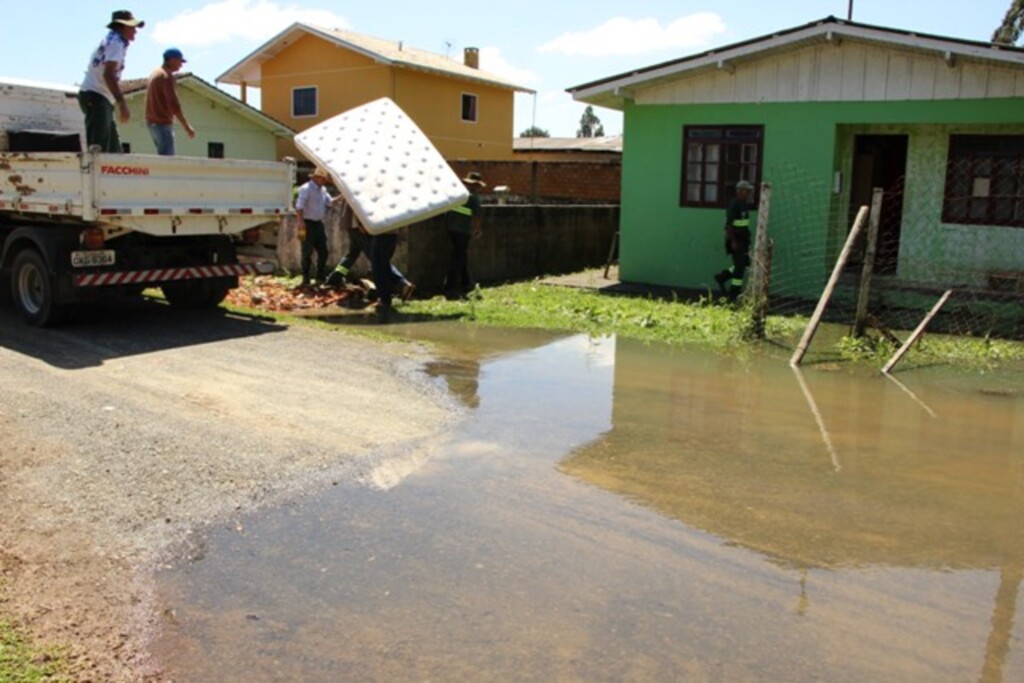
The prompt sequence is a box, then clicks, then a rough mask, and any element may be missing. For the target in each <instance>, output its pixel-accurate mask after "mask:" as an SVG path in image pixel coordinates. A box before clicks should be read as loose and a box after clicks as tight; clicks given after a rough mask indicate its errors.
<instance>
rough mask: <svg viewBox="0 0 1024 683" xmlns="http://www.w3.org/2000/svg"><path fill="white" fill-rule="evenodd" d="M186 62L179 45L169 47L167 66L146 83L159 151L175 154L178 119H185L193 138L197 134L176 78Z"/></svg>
mask: <svg viewBox="0 0 1024 683" xmlns="http://www.w3.org/2000/svg"><path fill="white" fill-rule="evenodd" d="M184 63H185V57H184V56H183V55H182V54H181V50H179V49H178V48H176V47H172V48H169V49H167V50H164V63H163V65H162V66H160V67H158V68H156V69H154V70H153V73H151V74H150V75H149V84H148V85H147V86H146V125H147V126H148V127H149V134H150V135H151V136H152V137H153V143H154V144H155V145H156V153H157V154H163V155H165V156H174V119H178V121H180V122H181V126H182V127H183V128H184V129H185V132H186V133H188V136H189V137H190V138H194V137H195V136H196V131H195V129H194V128H192V126H191V125H190V124H189V122H188V119H186V118H185V112H183V111H182V109H181V103H180V102H178V91H177V88H176V83H175V80H174V74H175V72H177V71H179V70H180V69H181V65H182V64H184Z"/></svg>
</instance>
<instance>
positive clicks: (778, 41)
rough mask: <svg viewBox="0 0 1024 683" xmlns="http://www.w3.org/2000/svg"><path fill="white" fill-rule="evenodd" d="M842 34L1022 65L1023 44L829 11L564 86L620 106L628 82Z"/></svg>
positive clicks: (578, 95) (582, 97)
mask: <svg viewBox="0 0 1024 683" xmlns="http://www.w3.org/2000/svg"><path fill="white" fill-rule="evenodd" d="M843 38H848V39H851V40H860V41H864V42H872V43H876V44H879V45H883V46H892V47H901V48H904V49H911V50H919V51H922V52H929V53H933V54H938V55H943V56H945V57H947V58H948V57H951V56H955V57H958V58H967V59H973V60H978V61H982V62H996V63H1001V64H1004V65H1008V66H1017V67H1024V49H1022V48H1017V47H1013V46H1011V45H1001V44H995V43H986V42H981V41H973V40H963V39H960V38H949V37H944V36H935V35H929V34H925V33H917V32H914V31H905V30H900V29H894V28H887V27H884V26H873V25H871V24H861V23H858V22H854V21H846V20H843V19H837V18H836V17H832V16H829V17H825V18H824V19H820V20H818V21H812V22H810V23H808V24H803V25H801V26H796V27H793V28H790V29H786V30H783V31H777V32H775V33H771V34H768V35H764V36H759V37H757V38H752V39H750V40H745V41H742V42H739V43H733V44H731V45H726V46H724V47H719V48H715V49H712V50H707V51H705V52H701V53H698V54H694V55H689V56H686V57H683V58H681V59H674V60H671V61H668V62H661V63H659V64H654V65H652V66H648V67H644V68H642V69H636V70H634V71H629V72H626V73H621V74H618V75H616V76H609V77H607V78H602V79H600V80H596V81H591V82H590V83H583V84H582V85H577V86H574V87H571V88H566V92H569V93H571V94H572V96H573V98H574V99H576V100H579V101H581V102H588V103H590V104H598V105H600V106H605V107H610V108H613V109H622V108H623V106H624V102H625V100H627V99H629V94H628V92H629V88H633V87H637V86H646V85H650V84H651V83H654V82H657V81H662V80H668V79H672V78H674V77H677V76H679V75H681V74H684V73H687V72H693V71H696V70H698V69H713V68H728V67H730V66H733V65H735V64H737V63H739V62H741V61H745V60H750V59H758V58H762V57H764V56H765V55H767V54H770V53H773V52H778V51H784V50H790V49H792V48H793V47H795V46H798V45H801V44H811V43H815V42H821V41H831V40H837V39H843Z"/></svg>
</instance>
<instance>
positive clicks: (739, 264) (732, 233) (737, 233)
mask: <svg viewBox="0 0 1024 683" xmlns="http://www.w3.org/2000/svg"><path fill="white" fill-rule="evenodd" d="M753 193H754V186H753V184H751V183H750V182H748V181H746V180H741V181H739V182H738V183H736V196H735V197H733V199H732V201H731V202H729V206H727V207H726V209H725V253H726V254H728V255H729V257H730V258H732V267H730V268H727V269H725V270H723V271H720V272H718V273H716V274H715V282H717V283H718V287H719V289H721V290H722V293H723V294H725V296H727V297H728V298H729V301H736V299H738V298H739V296H740V293H741V292H742V291H743V276H744V275H746V272H747V267H748V266H749V265H750V198H751V196H752V195H753Z"/></svg>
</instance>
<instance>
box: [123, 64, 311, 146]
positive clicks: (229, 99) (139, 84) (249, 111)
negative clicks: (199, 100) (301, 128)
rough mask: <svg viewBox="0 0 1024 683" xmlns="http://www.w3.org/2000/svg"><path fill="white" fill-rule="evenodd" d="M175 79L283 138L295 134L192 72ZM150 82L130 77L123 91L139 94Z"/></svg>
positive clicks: (129, 94)
mask: <svg viewBox="0 0 1024 683" xmlns="http://www.w3.org/2000/svg"><path fill="white" fill-rule="evenodd" d="M174 79H175V81H177V83H178V84H179V85H180V86H183V87H186V88H191V89H193V90H196V91H198V92H200V93H202V94H204V95H206V96H207V97H211V98H213V99H215V100H218V101H220V103H221V104H223V105H224V106H225V107H227V108H228V109H235V110H237V111H238V112H239V113H240V114H241V115H242V116H245V117H246V118H249V119H251V120H254V121H256V122H257V123H259V124H260V125H262V126H263V127H265V128H267V129H268V130H270V131H272V132H273V133H274V134H275V135H277V136H279V137H283V138H291V137H292V136H294V135H295V131H294V130H292V129H291V128H289V127H288V126H286V125H285V124H283V123H281V122H280V121H278V120H277V119H275V118H273V117H272V116H267V115H266V114H264V113H263V112H261V111H260V110H259V109H256V108H255V107H252V106H250V105H249V104H247V103H245V102H243V101H242V100H240V99H238V98H237V97H234V96H232V95H231V94H229V93H226V92H224V91H223V90H221V89H220V88H218V87H217V86H215V85H213V84H212V83H210V82H208V81H205V80H203V79H202V78H200V77H199V76H196V75H195V74H194V73H191V72H184V73H177V74H174ZM148 82H149V79H148V78H130V79H125V80H123V81H121V92H123V93H124V94H125V95H127V96H131V95H137V94H138V93H144V92H146V84H147V83H148Z"/></svg>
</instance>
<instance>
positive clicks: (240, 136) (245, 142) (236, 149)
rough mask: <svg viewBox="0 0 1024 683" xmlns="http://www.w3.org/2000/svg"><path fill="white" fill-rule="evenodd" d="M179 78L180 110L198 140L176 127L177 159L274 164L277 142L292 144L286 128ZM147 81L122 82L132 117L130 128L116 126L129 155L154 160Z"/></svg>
mask: <svg viewBox="0 0 1024 683" xmlns="http://www.w3.org/2000/svg"><path fill="white" fill-rule="evenodd" d="M175 78H176V80H177V83H178V100H179V101H180V102H181V108H182V110H183V111H184V112H185V117H186V118H187V119H188V122H189V123H191V124H192V127H193V128H195V130H196V137H195V138H192V139H190V138H189V137H188V136H187V135H186V134H185V131H184V130H183V129H182V127H181V125H180V124H179V123H178V122H177V121H175V122H174V136H175V153H176V154H178V155H179V156H195V157H213V158H225V159H254V160H261V161H275V160H277V142H278V140H288V141H291V139H292V138H293V137H294V135H295V133H294V131H293V130H292V129H291V128H289V127H288V126H286V125H284V124H283V123H281V122H279V121H276V120H275V119H273V118H271V117H269V116H267V115H266V114H264V113H263V112H261V111H260V110H259V109H254V108H253V107H251V106H249V105H248V104H246V103H245V102H242V101H241V100H239V99H238V98H237V97H232V96H231V95H230V94H228V93H226V92H224V91H223V90H221V89H219V88H217V87H216V86H214V85H212V84H210V83H208V82H206V81H204V80H203V79H202V78H199V77H198V76H196V75H194V74H191V73H182V74H177V75H176V76H175ZM146 81H147V79H145V78H138V79H132V80H125V81H122V83H121V89H122V90H123V91H124V93H125V99H126V100H127V102H128V107H129V109H130V110H131V114H132V115H131V120H130V121H129V122H128V123H126V124H125V123H119V124H118V130H119V132H120V134H121V142H122V143H123V144H125V145H127V147H128V149H127V151H130V152H134V153H139V154H156V148H155V146H154V145H153V139H152V138H151V137H150V135H149V130H148V129H147V128H146Z"/></svg>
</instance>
